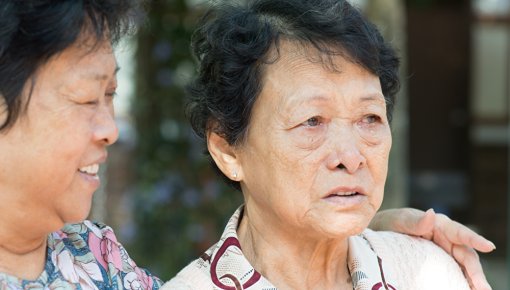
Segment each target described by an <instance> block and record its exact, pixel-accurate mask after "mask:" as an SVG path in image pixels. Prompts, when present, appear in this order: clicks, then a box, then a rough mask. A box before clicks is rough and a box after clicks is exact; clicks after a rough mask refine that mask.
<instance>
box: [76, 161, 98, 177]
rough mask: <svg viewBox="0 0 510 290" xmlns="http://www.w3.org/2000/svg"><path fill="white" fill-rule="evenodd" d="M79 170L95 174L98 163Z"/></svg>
mask: <svg viewBox="0 0 510 290" xmlns="http://www.w3.org/2000/svg"><path fill="white" fill-rule="evenodd" d="M78 171H79V172H81V173H85V174H88V175H92V176H95V175H97V173H98V172H99V164H97V163H96V164H92V165H88V166H84V167H81V168H79V169H78Z"/></svg>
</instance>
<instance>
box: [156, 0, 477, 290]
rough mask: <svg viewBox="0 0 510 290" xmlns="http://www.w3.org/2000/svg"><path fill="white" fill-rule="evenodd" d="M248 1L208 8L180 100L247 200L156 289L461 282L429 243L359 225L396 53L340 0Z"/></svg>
mask: <svg viewBox="0 0 510 290" xmlns="http://www.w3.org/2000/svg"><path fill="white" fill-rule="evenodd" d="M243 2H245V1H243ZM246 2H247V4H224V5H219V6H216V7H214V8H213V9H212V10H211V11H209V12H208V13H207V14H206V17H205V18H204V20H203V21H204V23H203V25H202V26H201V28H200V29H199V30H198V31H197V33H196V35H195V39H194V49H195V53H196V56H197V57H198V59H199V61H200V70H199V76H198V78H197V80H196V81H195V82H194V83H193V84H192V86H191V90H190V91H191V95H192V101H191V104H190V107H189V114H190V119H191V122H192V125H193V127H194V129H195V131H196V132H197V133H198V135H199V136H201V137H203V138H204V139H205V141H206V144H207V148H208V152H209V153H210V156H211V157H212V160H213V161H214V164H215V165H216V166H217V169H218V170H219V171H220V172H221V173H222V174H223V176H224V177H225V180H226V181H227V182H228V183H229V184H230V185H232V186H233V187H235V188H237V189H239V190H241V191H242V193H243V196H244V201H245V204H244V205H243V206H241V207H240V208H239V209H238V210H237V211H236V212H235V213H234V214H233V216H232V217H231V219H230V220H229V222H228V224H227V227H226V228H225V231H224V233H223V235H222V237H221V239H220V241H219V242H218V243H217V244H215V245H214V246H212V247H211V248H210V249H209V250H208V251H207V252H206V253H205V254H204V255H202V256H201V257H200V258H199V259H197V260H195V261H194V262H192V263H191V264H190V265H189V266H187V267H186V268H185V269H183V270H182V271H181V272H180V273H179V274H178V275H177V276H176V277H175V278H174V279H173V280H171V281H170V282H169V283H168V284H166V286H164V288H165V287H166V288H167V289H181V288H182V289H188V288H189V289H211V288H214V289H276V288H278V289H413V290H415V289H469V285H468V281H467V280H466V279H465V278H464V276H463V273H462V271H461V269H460V267H459V266H458V265H457V264H456V263H455V261H454V260H453V259H452V258H451V257H450V256H448V255H447V254H446V253H445V252H444V251H443V250H442V249H440V248H439V247H437V246H436V245H434V244H432V243H430V242H429V241H426V240H422V239H419V238H411V237H409V236H404V235H401V234H397V233H392V232H374V231H371V230H368V229H367V226H368V224H369V223H370V221H371V219H372V218H373V217H374V215H375V213H376V211H377V210H378V209H379V207H380V205H381V202H382V199H383V191H384V184H385V180H386V174H387V167H388V155H389V151H390V148H391V141H392V140H391V130H390V121H391V113H392V109H393V104H394V98H395V94H396V93H397V91H398V88H399V80H398V65H399V61H398V59H397V57H396V56H395V53H394V51H393V50H392V49H391V48H390V47H389V46H388V45H387V44H386V43H385V42H384V41H383V39H382V37H381V36H380V34H379V33H378V31H377V30H376V28H375V27H374V26H373V25H372V24H370V23H368V22H367V21H366V20H365V19H364V18H363V16H362V15H361V14H360V13H359V12H358V11H357V10H356V9H354V8H353V7H352V6H351V5H350V4H349V3H348V2H346V1H344V0H254V1H246Z"/></svg>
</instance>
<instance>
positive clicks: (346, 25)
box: [187, 0, 400, 189]
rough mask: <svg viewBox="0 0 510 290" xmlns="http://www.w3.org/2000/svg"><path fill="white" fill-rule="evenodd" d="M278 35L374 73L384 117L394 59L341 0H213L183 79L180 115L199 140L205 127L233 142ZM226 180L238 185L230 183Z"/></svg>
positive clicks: (393, 88) (395, 82)
mask: <svg viewBox="0 0 510 290" xmlns="http://www.w3.org/2000/svg"><path fill="white" fill-rule="evenodd" d="M241 2H242V3H241ZM281 39H285V40H289V41H293V42H294V41H295V42H297V43H300V44H303V45H311V46H312V47H314V48H315V49H317V51H318V52H319V53H320V55H322V56H323V57H321V59H320V61H322V62H323V63H324V64H325V65H328V63H327V62H328V60H329V61H330V62H331V60H332V58H331V56H334V55H342V56H343V57H345V58H347V59H348V60H350V61H352V62H354V63H356V64H359V65H360V66H362V67H363V68H365V69H366V70H368V71H369V72H371V73H373V74H374V75H376V76H378V77H379V80H380V82H381V87H382V92H383V95H384V98H385V100H386V106H387V114H388V119H389V120H390V121H391V117H392V111H393V105H394V100H395V95H396V93H397V92H398V90H399V87H400V82H399V77H398V68H399V59H398V57H397V56H396V53H395V51H394V50H393V48H391V46H390V45H388V44H387V43H386V42H385V41H384V39H383V38H382V36H381V34H380V33H379V31H378V30H377V28H376V27H375V26H374V25H373V24H372V23H370V22H369V21H368V20H366V19H365V17H364V16H363V15H362V14H361V12H360V11H358V10H357V9H356V8H354V7H353V6H351V5H350V4H349V3H348V2H347V1H345V0H248V1H230V2H223V3H217V4H216V5H213V6H212V7H211V8H210V9H209V10H208V11H207V12H206V13H205V15H204V17H203V18H202V19H201V20H200V24H199V27H198V29H197V30H196V31H195V33H194V36H193V38H192V49H193V53H194V55H195V57H196V58H197V60H198V62H199V67H198V76H197V77H196V79H195V80H194V81H193V82H192V83H191V84H190V85H189V86H188V92H189V95H190V99H189V103H188V106H187V115H188V117H189V119H190V122H191V125H192V127H193V129H194V131H195V132H196V133H197V134H198V136H199V137H200V138H202V139H203V141H204V146H205V145H206V144H207V143H206V142H207V140H206V138H207V132H208V131H210V130H213V131H214V132H215V133H217V134H218V135H220V136H221V137H223V138H224V139H225V140H226V141H227V142H228V143H229V144H230V145H237V144H241V142H242V141H243V139H244V137H245V135H246V130H247V128H248V125H249V121H250V116H251V111H252V108H253V104H254V103H255V101H256V99H257V97H258V95H259V94H260V91H261V89H262V86H263V84H262V74H263V68H264V65H265V64H268V63H272V62H274V61H275V60H274V59H269V58H270V53H269V52H270V51H276V52H278V47H279V41H280V40H281ZM331 64H332V63H329V65H328V66H329V67H331ZM333 67H334V65H333ZM206 152H207V151H206ZM206 154H207V153H206ZM209 157H210V156H209ZM211 161H212V160H211ZM212 163H213V166H214V167H215V168H216V169H218V168H217V167H216V166H215V164H214V162H212ZM218 171H219V170H218ZM224 177H225V178H226V176H224ZM226 182H227V183H228V184H230V185H232V186H234V188H236V189H240V185H239V183H238V182H234V181H231V180H230V179H228V178H226Z"/></svg>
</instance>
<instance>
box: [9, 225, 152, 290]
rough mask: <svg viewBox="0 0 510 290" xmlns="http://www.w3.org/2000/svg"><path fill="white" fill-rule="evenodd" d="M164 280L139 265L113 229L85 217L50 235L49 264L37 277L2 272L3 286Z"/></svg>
mask: <svg viewBox="0 0 510 290" xmlns="http://www.w3.org/2000/svg"><path fill="white" fill-rule="evenodd" d="M161 284H162V283H161V280H159V279H158V278H157V277H155V276H152V275H151V274H150V273H149V272H147V271H146V270H144V269H141V268H139V267H138V266H136V264H135V262H134V261H133V260H131V258H130V257H129V255H128V253H127V252H126V250H125V249H124V247H123V246H122V245H121V244H120V243H119V242H117V239H116V237H115V235H114V233H113V230H112V229H111V228H110V227H108V226H106V225H103V224H99V223H92V222H90V221H85V222H83V223H77V224H68V225H66V226H65V227H64V228H63V229H62V230H60V231H57V232H54V233H51V234H50V235H49V236H48V245H47V254H46V265H45V268H44V271H43V273H42V274H41V275H40V276H39V278H37V279H36V280H22V279H19V278H17V277H14V276H11V275H8V274H3V273H0V289H2V290H3V289H59V290H67V289H102V290H103V289H104V290H109V289H159V288H160V286H161Z"/></svg>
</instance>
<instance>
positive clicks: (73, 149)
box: [0, 42, 118, 231]
mask: <svg viewBox="0 0 510 290" xmlns="http://www.w3.org/2000/svg"><path fill="white" fill-rule="evenodd" d="M90 49H91V46H90V43H86V42H81V43H80V44H79V45H78V44H75V45H73V46H71V47H69V48H67V49H66V50H64V51H63V52H62V53H60V54H58V55H57V56H55V57H53V58H52V59H50V60H49V61H48V62H47V63H46V64H44V65H42V66H41V67H40V68H39V69H38V71H37V72H36V73H35V78H34V80H35V85H34V87H33V91H32V95H31V97H30V102H29V105H28V107H27V109H26V111H25V112H24V113H22V115H21V116H20V118H19V119H18V120H17V122H16V123H15V124H14V126H13V127H12V128H10V129H8V130H4V131H2V132H0V160H1V164H2V166H1V167H0V192H1V196H0V201H1V202H0V204H1V207H2V209H1V212H2V216H3V217H2V218H3V219H4V217H7V216H9V217H10V218H11V219H14V220H16V225H17V226H21V225H22V223H24V224H23V225H24V226H26V225H30V223H32V224H33V226H34V227H36V228H37V229H38V230H42V231H45V230H48V229H55V228H58V227H60V226H62V223H64V222H72V221H80V220H82V219H84V218H86V217H87V215H88V213H89V210H90V206H91V199H92V194H93V192H94V191H95V190H96V189H97V188H98V187H99V184H100V180H99V177H98V175H97V171H98V167H99V165H100V164H101V163H104V162H105V160H106V156H107V153H106V147H107V146H108V145H110V144H112V143H113V142H115V141H116V140H117V136H118V131H117V127H116V125H115V123H114V116H113V104H112V98H113V94H114V92H115V89H116V86H117V82H116V77H115V73H116V61H115V57H114V55H113V52H112V48H111V46H110V45H109V44H108V43H102V44H101V45H99V46H98V47H97V48H95V49H94V50H92V51H91V50H90ZM28 84H30V80H29V81H28V82H27V85H26V87H25V89H24V92H23V96H22V97H23V100H26V99H27V96H28V92H29V90H30V86H29V85H28ZM0 117H2V116H1V115H0Z"/></svg>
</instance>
